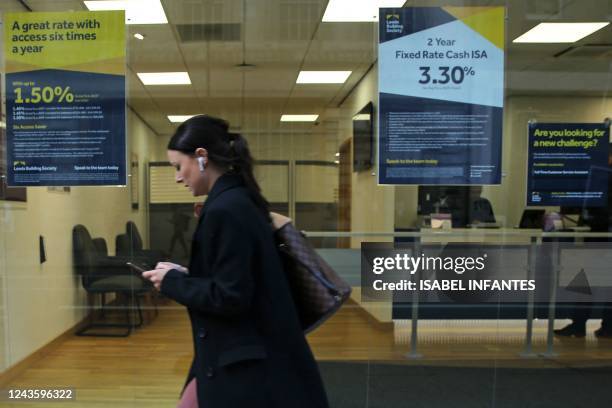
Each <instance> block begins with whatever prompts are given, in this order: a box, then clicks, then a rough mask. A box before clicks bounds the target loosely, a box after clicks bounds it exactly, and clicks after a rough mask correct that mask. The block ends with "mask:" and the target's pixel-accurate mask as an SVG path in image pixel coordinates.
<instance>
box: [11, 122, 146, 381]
mask: <svg viewBox="0 0 612 408" xmlns="http://www.w3.org/2000/svg"><path fill="white" fill-rule="evenodd" d="M127 117H128V125H127V137H128V147H129V148H128V158H129V157H130V153H131V152H132V151H133V152H135V153H136V154H137V155H138V157H139V160H140V162H141V165H140V166H139V174H138V175H137V177H138V178H139V186H140V192H139V196H140V197H139V198H140V208H139V209H138V210H133V209H132V208H131V200H130V194H129V189H128V188H126V187H73V188H72V189H71V191H70V192H63V191H62V192H60V191H50V190H49V189H47V188H45V187H36V188H28V201H27V203H11V202H3V201H0V226H1V227H2V228H1V229H0V282H2V283H3V287H2V291H1V292H0V297H1V298H0V305H3V306H4V307H3V311H4V316H3V319H2V320H3V321H4V324H3V326H1V328H2V330H3V332H2V333H1V336H0V337H1V338H2V339H3V340H2V341H3V342H4V356H3V366H2V368H3V369H5V368H7V367H10V366H12V365H14V364H16V363H18V362H19V361H20V360H22V359H23V358H25V357H27V356H28V355H30V354H31V353H33V352H34V351H36V350H37V349H39V348H40V347H42V346H43V345H45V344H46V343H48V342H49V341H51V340H53V339H54V338H56V337H57V336H59V335H60V334H61V333H63V332H64V331H66V330H68V329H69V328H71V327H73V326H74V325H75V324H76V323H77V322H79V321H80V320H82V318H83V317H84V316H85V314H86V312H87V311H86V310H85V309H84V308H83V306H84V305H86V296H85V291H84V290H83V289H82V287H81V282H80V280H79V279H77V278H76V277H75V275H74V272H73V267H72V228H73V226H74V225H76V224H83V225H85V226H86V227H87V229H88V230H89V232H90V233H91V235H92V237H103V238H105V239H106V242H107V245H108V247H109V252H111V253H114V246H115V236H116V235H118V234H120V233H123V232H124V231H125V223H126V222H127V221H128V220H132V221H134V222H136V224H137V225H138V228H139V230H140V231H141V232H142V235H143V237H144V236H146V231H147V230H148V225H147V205H146V202H147V201H146V192H145V191H144V190H145V189H144V188H143V186H145V185H146V183H145V169H146V168H147V166H146V163H147V161H148V157H149V155H150V154H151V149H152V147H153V146H154V143H153V142H154V141H155V138H156V136H155V135H154V134H153V133H152V132H151V131H150V129H149V128H148V127H146V126H145V124H144V123H143V122H142V121H141V120H140V119H138V118H137V117H136V116H135V115H134V114H133V113H132V112H131V111H130V112H129V113H128V116H127ZM39 236H43V237H44V238H45V245H46V253H47V261H46V262H45V263H43V264H40V263H39V249H38V248H39V244H38V237H39ZM145 239H146V238H145ZM43 311H44V313H42V312H43Z"/></svg>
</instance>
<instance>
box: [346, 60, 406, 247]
mask: <svg viewBox="0 0 612 408" xmlns="http://www.w3.org/2000/svg"><path fill="white" fill-rule="evenodd" d="M368 102H372V103H373V105H374V112H375V114H374V118H373V119H374V132H375V140H378V117H377V115H378V113H377V112H378V69H377V68H376V67H374V68H372V69H371V70H370V72H368V74H367V75H366V76H365V77H364V78H363V80H362V81H361V82H360V83H359V85H358V86H357V87H356V88H355V89H354V90H353V92H351V94H350V96H349V97H348V98H347V100H346V101H345V102H344V103H343V104H342V106H341V108H342V112H341V118H340V125H339V128H340V129H341V131H340V133H339V141H338V142H339V144H340V143H342V142H343V141H344V140H346V139H347V138H350V137H351V136H352V117H353V115H355V114H356V113H357V112H359V111H360V110H361V109H362V108H363V107H364V106H365V105H366V104H367V103H368ZM374 154H375V156H376V155H377V154H378V151H377V147H375V153H374ZM351 162H352V158H351ZM374 162H375V163H376V162H377V159H375V160H374ZM376 172H377V169H376V165H374V167H372V169H371V170H368V171H362V172H359V173H353V176H352V186H351V192H352V201H351V231H353V232H381V231H384V232H392V231H393V226H394V220H395V213H394V211H395V187H393V186H382V185H378V178H377V174H376ZM361 241H362V239H359V238H356V239H354V240H352V246H353V247H358V246H359V243H360V242H361Z"/></svg>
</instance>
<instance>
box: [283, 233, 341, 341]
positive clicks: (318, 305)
mask: <svg viewBox="0 0 612 408" xmlns="http://www.w3.org/2000/svg"><path fill="white" fill-rule="evenodd" d="M274 235H275V238H276V243H277V245H278V250H279V252H280V255H281V259H282V261H283V266H284V269H285V273H286V274H287V279H288V281H289V286H290V288H291V294H292V296H293V301H294V302H295V306H296V309H297V312H298V316H299V319H300V322H301V324H302V329H303V330H304V333H309V332H311V331H312V330H314V329H316V328H317V327H319V326H320V325H321V324H322V323H323V322H325V321H326V320H327V319H329V318H330V317H331V316H332V315H333V314H334V313H335V312H336V311H337V310H338V309H339V308H340V306H342V304H343V303H344V302H345V301H346V299H348V297H349V295H350V294H351V287H350V285H349V284H348V283H347V282H346V281H344V279H342V278H341V277H340V276H338V274H337V273H336V272H335V271H334V270H333V269H332V268H331V266H329V265H328V264H327V262H325V260H323V258H321V257H320V256H319V254H317V252H316V251H315V250H314V249H313V248H312V246H311V245H310V243H309V242H308V240H307V239H306V237H305V236H304V234H302V233H301V232H300V231H298V230H296V229H295V227H294V226H293V225H292V224H291V222H286V223H285V224H284V225H282V226H281V227H280V228H279V229H277V230H276V231H275V233H274Z"/></svg>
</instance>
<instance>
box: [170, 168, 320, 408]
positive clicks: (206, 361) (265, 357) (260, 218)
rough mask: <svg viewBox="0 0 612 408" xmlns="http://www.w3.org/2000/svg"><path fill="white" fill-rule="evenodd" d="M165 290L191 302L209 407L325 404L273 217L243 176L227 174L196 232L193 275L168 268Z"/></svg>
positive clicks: (201, 390)
mask: <svg viewBox="0 0 612 408" xmlns="http://www.w3.org/2000/svg"><path fill="white" fill-rule="evenodd" d="M161 292H162V293H163V294H164V295H166V296H168V297H170V298H172V299H174V300H176V301H177V302H179V303H181V304H183V305H185V306H187V309H188V312H189V317H190V319H191V326H192V335H193V342H194V351H195V356H194V359H193V363H192V366H191V369H190V372H189V376H188V378H187V382H189V381H190V380H191V379H192V378H193V377H194V376H195V377H196V379H197V384H198V387H197V394H198V402H199V405H200V406H201V407H204V408H233V407H236V408H238V407H249V408H256V407H266V408H271V407H283V408H287V407H292V408H298V407H304V408H306V407H308V408H320V407H327V406H328V402H327V397H326V395H325V390H324V388H323V384H322V381H321V377H320V374H319V371H318V367H317V364H316V362H315V360H314V357H313V355H312V352H311V351H310V348H309V346H308V343H307V342H306V339H305V338H304V334H303V333H302V331H301V328H300V325H299V322H298V318H297V313H296V310H295V306H294V304H293V300H292V298H291V293H290V291H289V286H288V283H287V280H286V278H285V276H284V274H283V270H282V266H281V260H280V258H279V255H278V252H277V249H276V246H275V245H274V239H273V232H272V228H271V226H270V223H269V220H268V219H267V217H266V216H265V215H264V214H263V213H262V211H260V210H259V209H258V208H257V207H256V206H255V204H254V203H253V201H252V200H251V199H250V196H249V193H248V190H247V189H246V188H245V187H244V186H243V183H242V181H241V178H240V177H239V176H236V175H231V174H225V175H223V176H221V177H220V178H219V179H218V180H217V181H216V182H215V184H214V186H213V188H212V190H211V191H210V193H209V195H208V198H207V200H206V203H205V204H204V208H203V209H202V214H201V216H200V220H199V223H198V227H197V229H196V231H195V234H194V236H193V244H192V249H191V260H190V264H189V275H186V274H183V273H181V272H179V271H176V270H171V271H169V272H168V273H167V274H166V276H165V277H164V279H163V281H162V284H161Z"/></svg>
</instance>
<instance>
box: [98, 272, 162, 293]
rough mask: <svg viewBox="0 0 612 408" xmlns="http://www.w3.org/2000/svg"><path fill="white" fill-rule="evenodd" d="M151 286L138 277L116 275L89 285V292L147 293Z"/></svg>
mask: <svg viewBox="0 0 612 408" xmlns="http://www.w3.org/2000/svg"><path fill="white" fill-rule="evenodd" d="M150 290H151V284H150V283H148V282H146V281H144V280H142V279H141V278H139V277H138V276H130V275H118V276H111V277H108V278H102V279H98V280H96V281H95V282H93V283H92V284H91V285H89V291H90V292H148V291H150Z"/></svg>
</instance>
